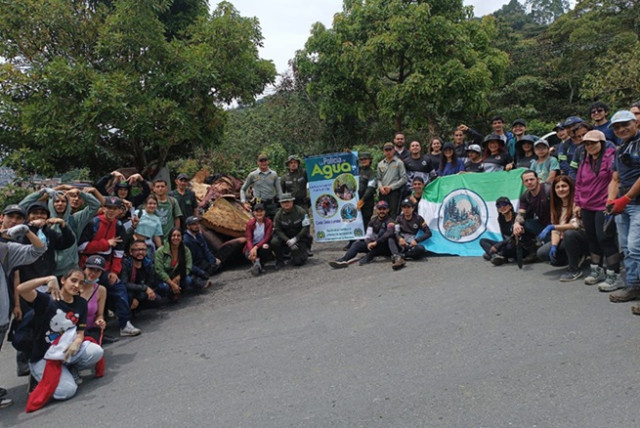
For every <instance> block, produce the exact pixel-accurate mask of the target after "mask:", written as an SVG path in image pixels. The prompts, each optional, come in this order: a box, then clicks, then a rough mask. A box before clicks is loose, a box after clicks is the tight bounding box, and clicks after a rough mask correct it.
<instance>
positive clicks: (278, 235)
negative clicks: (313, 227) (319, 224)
mask: <svg viewBox="0 0 640 428" xmlns="http://www.w3.org/2000/svg"><path fill="white" fill-rule="evenodd" d="M398 162H402V161H398ZM293 201H294V198H293V196H292V195H291V194H290V193H283V194H282V196H281V197H280V206H281V208H280V209H279V210H278V212H277V213H276V216H275V218H274V219H273V237H272V238H271V248H273V252H274V253H275V255H276V269H280V268H281V267H283V266H284V245H286V246H287V247H289V250H290V251H291V262H292V263H293V265H294V266H302V265H303V264H305V263H306V262H307V258H308V257H309V254H308V250H309V244H310V243H311V235H310V234H309V226H310V221H309V216H308V214H307V211H306V210H305V209H304V208H302V207H299V206H297V205H294V204H293Z"/></svg>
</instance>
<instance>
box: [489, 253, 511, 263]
mask: <svg viewBox="0 0 640 428" xmlns="http://www.w3.org/2000/svg"><path fill="white" fill-rule="evenodd" d="M506 262H507V259H506V258H505V257H504V256H501V255H500V254H494V255H493V256H491V263H493V265H494V266H500V265H503V264H505V263H506Z"/></svg>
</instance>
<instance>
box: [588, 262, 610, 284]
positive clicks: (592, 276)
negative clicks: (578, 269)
mask: <svg viewBox="0 0 640 428" xmlns="http://www.w3.org/2000/svg"><path fill="white" fill-rule="evenodd" d="M606 277H607V276H606V275H605V273H604V269H602V268H601V267H600V266H598V265H591V272H589V276H587V277H586V278H585V279H584V283H585V284H587V285H596V284H599V283H601V282H602V281H604V280H605V279H606Z"/></svg>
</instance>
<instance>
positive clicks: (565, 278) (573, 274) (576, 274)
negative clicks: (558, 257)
mask: <svg viewBox="0 0 640 428" xmlns="http://www.w3.org/2000/svg"><path fill="white" fill-rule="evenodd" d="M581 276H582V271H581V270H580V269H577V270H575V271H571V270H567V272H565V273H563V274H562V275H561V276H560V282H571V281H575V280H576V279H578V278H580V277H581Z"/></svg>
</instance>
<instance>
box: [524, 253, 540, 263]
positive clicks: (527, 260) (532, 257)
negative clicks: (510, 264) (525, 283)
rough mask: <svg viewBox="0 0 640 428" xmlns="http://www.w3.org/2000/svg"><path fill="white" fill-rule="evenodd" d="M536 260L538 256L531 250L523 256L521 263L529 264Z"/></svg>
mask: <svg viewBox="0 0 640 428" xmlns="http://www.w3.org/2000/svg"><path fill="white" fill-rule="evenodd" d="M537 261H538V256H537V255H536V253H535V252H532V253H531V254H528V255H527V256H526V257H525V258H523V259H522V263H524V264H531V263H535V262H537Z"/></svg>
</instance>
